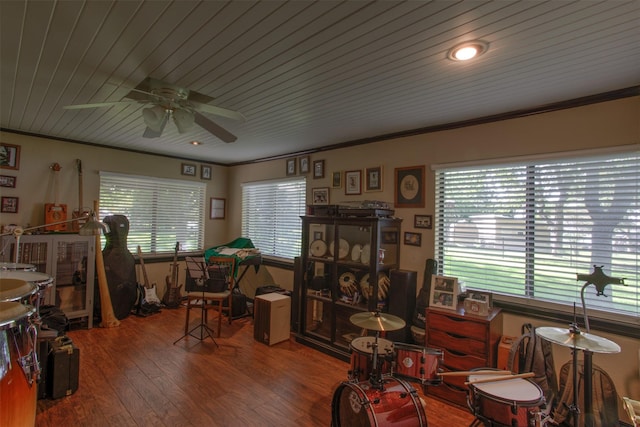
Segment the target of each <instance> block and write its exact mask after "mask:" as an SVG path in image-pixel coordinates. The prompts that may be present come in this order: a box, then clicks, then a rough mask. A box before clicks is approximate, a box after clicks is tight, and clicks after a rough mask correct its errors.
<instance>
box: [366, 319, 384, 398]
mask: <svg viewBox="0 0 640 427" xmlns="http://www.w3.org/2000/svg"><path fill="white" fill-rule="evenodd" d="M379 335H380V332H379V331H376V339H375V340H374V341H373V344H372V347H373V361H372V362H373V369H372V371H371V376H370V379H369V380H370V381H371V385H372V386H373V387H374V388H378V389H380V390H382V388H383V385H382V383H383V382H382V376H381V375H380V369H378V336H379Z"/></svg>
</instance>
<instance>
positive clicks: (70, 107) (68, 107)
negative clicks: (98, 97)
mask: <svg viewBox="0 0 640 427" xmlns="http://www.w3.org/2000/svg"><path fill="white" fill-rule="evenodd" d="M132 102H138V101H114V102H98V103H96V104H76V105H65V106H64V107H62V109H63V110H82V109H84V108H100V107H112V106H114V105H118V104H129V103H132Z"/></svg>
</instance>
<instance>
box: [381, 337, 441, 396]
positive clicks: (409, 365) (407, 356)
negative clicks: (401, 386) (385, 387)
mask: <svg viewBox="0 0 640 427" xmlns="http://www.w3.org/2000/svg"><path fill="white" fill-rule="evenodd" d="M393 349H394V354H395V357H394V361H395V363H394V370H393V375H394V376H398V377H402V378H405V379H408V380H409V381H411V380H415V381H418V382H419V383H420V384H423V385H437V384H440V383H441V382H442V378H441V377H440V376H438V368H439V367H440V365H441V364H442V360H443V352H442V350H437V349H435V348H427V347H420V346H417V345H411V344H404V343H397V342H396V343H393Z"/></svg>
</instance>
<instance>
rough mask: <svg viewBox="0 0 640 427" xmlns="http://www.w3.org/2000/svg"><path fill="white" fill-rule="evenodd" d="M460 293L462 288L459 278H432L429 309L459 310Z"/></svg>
mask: <svg viewBox="0 0 640 427" xmlns="http://www.w3.org/2000/svg"><path fill="white" fill-rule="evenodd" d="M459 293H460V287H459V285H458V278H457V277H449V276H436V275H434V276H431V291H430V294H429V307H433V308H441V309H445V310H457V309H458V294H459Z"/></svg>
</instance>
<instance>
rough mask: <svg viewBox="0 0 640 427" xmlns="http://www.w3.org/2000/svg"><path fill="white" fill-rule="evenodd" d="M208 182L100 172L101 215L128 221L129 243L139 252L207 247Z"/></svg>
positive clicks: (196, 249) (195, 249)
mask: <svg viewBox="0 0 640 427" xmlns="http://www.w3.org/2000/svg"><path fill="white" fill-rule="evenodd" d="M205 190H206V185H205V184H203V183H200V182H193V181H182V180H173V179H162V178H156V177H146V176H138V175H123V174H117V173H111V172H100V218H104V217H105V216H108V215H124V216H126V217H127V219H128V220H129V234H128V238H127V246H128V249H129V251H130V252H132V253H136V249H137V246H138V245H140V247H141V249H142V251H143V252H145V253H173V252H174V250H175V246H176V242H179V243H180V250H182V251H199V250H202V249H203V246H204V218H205V210H206V209H205V206H206V204H205Z"/></svg>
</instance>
